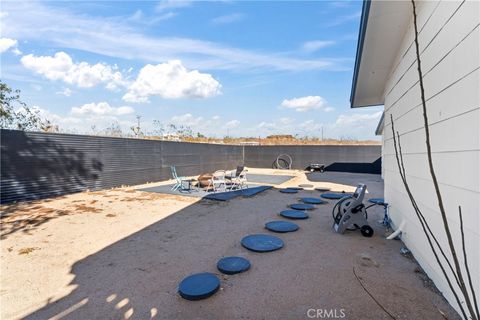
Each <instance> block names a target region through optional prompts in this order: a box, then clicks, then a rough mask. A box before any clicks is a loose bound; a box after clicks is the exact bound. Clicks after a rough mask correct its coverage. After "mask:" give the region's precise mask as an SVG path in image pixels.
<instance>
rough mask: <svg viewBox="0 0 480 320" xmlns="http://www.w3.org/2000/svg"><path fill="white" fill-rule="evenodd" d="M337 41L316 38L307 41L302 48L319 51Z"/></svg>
mask: <svg viewBox="0 0 480 320" xmlns="http://www.w3.org/2000/svg"><path fill="white" fill-rule="evenodd" d="M334 44H335V41H329V40H325V41H323V40H314V41H307V42H305V43H304V44H303V46H302V50H303V51H305V52H309V53H310V52H315V51H318V50H320V49H322V48H325V47H328V46H331V45H334Z"/></svg>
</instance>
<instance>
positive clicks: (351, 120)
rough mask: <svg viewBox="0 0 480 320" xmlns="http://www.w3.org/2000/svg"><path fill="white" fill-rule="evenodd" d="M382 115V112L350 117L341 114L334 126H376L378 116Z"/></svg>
mask: <svg viewBox="0 0 480 320" xmlns="http://www.w3.org/2000/svg"><path fill="white" fill-rule="evenodd" d="M381 115H382V111H377V112H374V113H354V114H351V115H345V114H341V115H340V116H339V117H338V118H337V121H336V122H335V125H337V126H342V127H348V126H364V125H366V124H369V125H370V124H372V123H374V124H375V125H376V124H377V123H376V122H375V121H377V122H378V120H379V119H380V116H381Z"/></svg>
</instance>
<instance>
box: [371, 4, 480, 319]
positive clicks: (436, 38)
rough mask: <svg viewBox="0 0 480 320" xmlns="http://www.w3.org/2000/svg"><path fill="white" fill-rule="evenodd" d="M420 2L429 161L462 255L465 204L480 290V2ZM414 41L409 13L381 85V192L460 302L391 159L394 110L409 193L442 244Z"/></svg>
mask: <svg viewBox="0 0 480 320" xmlns="http://www.w3.org/2000/svg"><path fill="white" fill-rule="evenodd" d="M417 10H418V11H417V14H418V24H419V31H420V34H419V43H420V51H421V61H422V69H423V73H424V85H425V95H426V99H427V110H428V116H429V123H430V133H431V144H432V151H433V162H434V167H435V170H436V173H437V178H438V181H439V183H440V189H441V192H442V195H443V199H444V202H445V207H446V211H447V215H448V220H449V223H450V226H451V230H452V232H453V238H454V241H455V243H456V245H457V250H458V251H457V252H458V253H459V255H460V256H461V242H460V241H461V240H460V233H459V229H460V225H459V217H458V206H459V205H460V206H462V212H463V216H464V225H465V237H466V247H467V252H468V259H469V261H468V262H469V265H470V270H471V273H472V276H473V283H474V287H475V288H476V289H477V298H480V297H478V295H479V294H480V279H479V276H480V261H479V259H480V233H479V230H480V218H479V216H480V97H479V91H480V71H479V68H480V52H479V50H480V31H479V24H480V2H478V1H466V2H464V3H462V2H457V1H442V2H436V1H426V2H422V3H418V7H417ZM413 41H414V30H413V18H412V20H411V21H410V24H409V28H408V30H407V32H406V34H405V36H404V39H403V42H402V45H401V49H400V51H399V52H398V56H397V59H396V62H395V64H394V65H393V67H392V70H391V73H390V76H389V80H388V82H387V84H386V87H385V92H384V101H385V124H384V130H383V134H384V137H383V143H384V148H383V149H384V150H383V157H384V158H383V175H384V179H385V198H386V200H387V201H388V202H389V204H390V205H391V208H390V214H391V217H392V220H393V223H394V225H395V226H398V225H400V223H401V221H402V220H405V221H406V227H405V231H404V232H403V235H402V240H403V241H404V242H405V244H406V245H407V246H408V247H409V249H410V250H411V251H412V252H413V254H414V256H415V257H416V258H417V260H418V261H419V263H420V264H421V265H422V267H423V268H424V269H425V270H426V272H427V273H428V275H429V276H430V277H431V278H432V280H433V281H434V282H435V284H436V285H437V287H438V288H439V289H440V291H442V292H443V294H444V295H445V297H446V298H447V299H448V300H449V302H450V303H451V304H452V306H454V307H456V308H457V310H459V309H458V306H457V304H456V302H455V300H454V297H453V295H452V294H451V293H450V290H449V288H448V285H447V283H446V281H445V279H444V276H443V275H442V273H441V270H440V268H439V267H438V265H437V263H436V262H435V258H434V256H433V254H432V252H431V249H430V247H429V245H428V242H427V241H426V237H425V235H424V233H423V231H422V229H421V225H420V223H419V221H418V218H417V217H416V215H415V212H414V210H413V208H412V205H411V203H410V201H409V199H408V197H407V195H406V192H405V188H404V186H403V183H402V181H401V179H400V176H399V174H398V168H397V162H396V159H395V151H394V147H393V140H392V126H391V121H390V116H391V115H393V119H394V122H395V129H396V130H397V131H398V132H399V133H400V140H401V144H402V151H403V158H404V161H405V167H406V172H407V180H408V183H409V185H410V187H411V189H412V192H413V195H414V196H415V199H416V201H417V203H418V204H419V206H420V209H421V210H422V212H423V214H424V215H425V217H426V219H427V221H428V222H429V224H430V226H431V227H432V229H433V230H434V233H435V234H436V235H438V240H439V241H440V243H441V244H442V246H443V248H445V249H447V248H448V245H447V242H446V237H445V236H444V231H443V224H442V220H441V216H440V213H439V209H438V204H437V199H436V196H435V193H434V189H433V184H432V181H431V176H430V174H429V169H428V163H427V157H426V146H425V131H424V127H423V117H422V106H421V98H420V87H419V84H418V73H417V64H416V55H415V46H414V44H413ZM380 50H381V48H380ZM447 251H448V250H447ZM462 263H463V260H462Z"/></svg>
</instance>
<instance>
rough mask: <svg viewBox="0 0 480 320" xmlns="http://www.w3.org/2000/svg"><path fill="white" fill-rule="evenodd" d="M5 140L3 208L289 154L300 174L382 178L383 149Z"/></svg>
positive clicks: (4, 134)
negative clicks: (313, 168)
mask: <svg viewBox="0 0 480 320" xmlns="http://www.w3.org/2000/svg"><path fill="white" fill-rule="evenodd" d="M0 135H1V137H0V139H1V168H0V169H1V170H0V171H1V185H0V187H1V190H0V192H1V202H2V203H6V202H12V201H19V200H31V199H39V198H44V197H48V196H52V195H61V194H67V193H72V192H78V191H83V190H87V189H90V190H97V189H103V188H110V187H115V186H120V185H135V184H141V183H145V182H150V181H160V180H166V179H169V178H171V173H170V166H172V165H175V166H176V168H177V172H178V173H179V174H180V175H185V176H188V175H197V174H201V173H205V172H213V171H215V170H218V169H233V168H235V167H236V166H237V165H239V164H242V163H245V165H247V166H251V167H271V166H272V163H273V162H274V161H275V159H276V157H277V156H278V154H280V153H289V154H290V155H291V156H292V157H293V159H294V162H293V164H294V168H299V169H300V168H303V167H304V166H306V165H308V163H310V162H319V161H320V162H322V163H325V164H327V165H333V167H331V169H332V170H335V167H334V166H335V163H337V164H342V163H343V164H344V163H347V164H349V165H350V169H349V166H343V167H342V166H340V167H339V168H337V169H341V171H355V170H354V169H355V166H358V165H359V164H360V166H362V165H363V166H364V168H363V171H360V172H371V173H379V172H380V170H379V169H378V172H375V170H376V169H375V168H376V164H375V161H376V160H377V159H378V158H379V157H380V147H362V146H359V147H350V146H298V147H296V146H274V147H269V146H245V147H242V146H232V145H218V144H200V143H185V142H168V141H155V140H142V139H126V138H110V137H98V136H84V135H69V134H51V133H35V132H22V131H14V130H1V131H0ZM342 161H343V162H342ZM357 169H358V168H357ZM357 172H359V171H358V170H357Z"/></svg>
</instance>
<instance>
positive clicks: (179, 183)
mask: <svg viewBox="0 0 480 320" xmlns="http://www.w3.org/2000/svg"><path fill="white" fill-rule="evenodd" d="M170 170H171V171H172V177H173V179H175V184H174V185H173V187H172V191H177V190H178V189H180V190H184V189H185V188H184V182H187V183H188V186H189V188H190V187H191V181H192V180H191V179H187V178H185V177H179V176H178V174H177V169H176V168H175V166H171V167H170Z"/></svg>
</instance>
